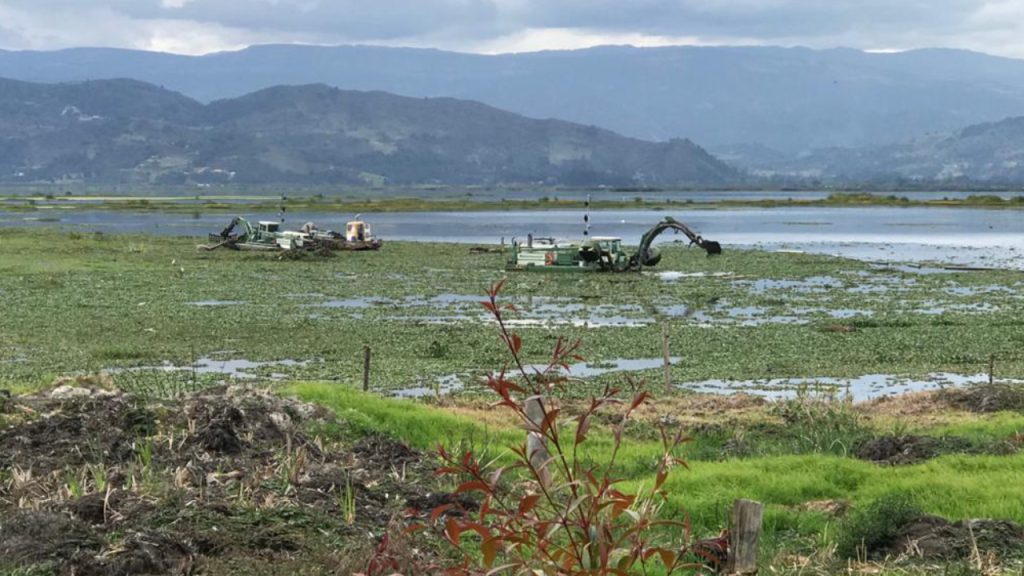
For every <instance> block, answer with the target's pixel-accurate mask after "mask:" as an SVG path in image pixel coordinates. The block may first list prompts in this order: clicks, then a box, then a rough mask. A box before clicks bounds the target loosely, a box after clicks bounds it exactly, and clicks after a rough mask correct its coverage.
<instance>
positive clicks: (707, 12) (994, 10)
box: [0, 0, 1024, 58]
mask: <svg viewBox="0 0 1024 576" xmlns="http://www.w3.org/2000/svg"><path fill="white" fill-rule="evenodd" d="M294 42H298V43H313V44H352V43H360V44H382V45H389V46H417V47H434V48H442V49H449V50H459V51H465V52H483V53H497V52H522V51H532V50H542V49H558V48H582V47H587V46H594V45H600V44H633V45H637V46H660V45H669V44H694V45H719V44H744V45H749V44H767V45H785V46H792V45H803V46H810V47H815V48H828V47H835V46H847V47H853V48H861V49H865V50H903V49H908V48H921V47H936V46H941V47H953V48H969V49H972V50H978V51H981V52H987V53H990V54H999V55H1003V56H1011V57H1018V58H1024V0H0V48H6V49H37V50H49V49H57V48H67V47H73V46H114V47H123V48H140V49H146V50H159V51H167V52H177V53H183V54H203V53H207V52H215V51H220V50H235V49H239V48H243V47H245V46H248V45H251V44H265V43H294Z"/></svg>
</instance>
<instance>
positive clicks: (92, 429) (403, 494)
mask: <svg viewBox="0 0 1024 576" xmlns="http://www.w3.org/2000/svg"><path fill="white" fill-rule="evenodd" d="M0 417H2V419H0V424H3V426H4V427H3V428H0V480H2V481H0V572H5V571H7V570H11V569H27V568H33V569H40V570H44V571H53V572H57V573H64V574H191V573H195V572H197V571H200V572H205V573H227V572H233V573H267V572H277V571H281V570H290V571H296V572H298V573H321V572H340V573H350V572H352V571H356V570H359V569H361V566H360V563H361V562H363V561H365V556H366V554H368V553H369V551H370V550H371V549H372V545H373V543H374V535H375V534H376V535H377V536H379V533H380V531H381V529H382V528H383V527H385V526H387V525H388V523H389V521H390V520H391V519H392V518H394V517H396V516H398V515H400V514H401V513H402V512H403V511H404V510H406V509H407V508H410V507H415V508H426V507H428V506H429V505H431V504H433V503H435V502H439V501H441V502H443V501H445V499H446V498H448V496H447V494H445V493H443V492H442V493H440V494H439V493H438V492H437V491H436V486H435V480H434V477H433V469H434V461H433V459H432V457H430V456H428V455H424V454H422V453H420V452H418V451H415V450H412V449H410V448H409V447H407V446H405V445H404V444H401V443H399V442H396V441H394V440H390V439H388V438H383V437H375V436H371V437H366V438H363V439H361V440H360V441H358V442H355V443H348V442H344V441H341V440H339V439H338V438H341V437H342V436H343V435H344V434H343V433H344V429H345V422H343V421H339V420H337V419H335V418H334V417H333V416H332V414H330V413H329V412H327V411H325V410H323V409H322V408H319V407H316V406H314V405H311V404H305V403H302V402H299V401H296V400H292V399H286V398H281V397H278V396H275V395H273V394H270V393H268V392H266V391H263V390H259V389H255V388H246V387H221V388H216V389H211V390H208V391H205V392H203V393H201V394H198V395H193V396H189V397H185V398H181V399H179V400H176V401H173V402H162V401H158V402H154V401H142V400H139V399H136V398H133V397H131V396H128V395H124V394H121V393H116V392H111V391H107V390H104V389H102V388H81V387H74V386H61V387H58V388H56V389H54V390H51V391H48V392H46V393H41V394H38V395H33V396H27V397H15V398H10V399H7V401H5V402H4V403H3V405H2V413H0ZM332 438H333V439H332Z"/></svg>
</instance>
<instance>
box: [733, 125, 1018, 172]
mask: <svg viewBox="0 0 1024 576" xmlns="http://www.w3.org/2000/svg"><path fill="white" fill-rule="evenodd" d="M721 157H722V158H723V159H725V160H727V161H729V162H730V163H732V164H734V165H737V166H742V167H743V168H746V169H748V170H751V171H752V172H754V173H755V174H758V175H760V176H765V177H779V176H786V177H791V178H795V179H804V180H807V179H815V180H825V181H833V182H845V183H854V182H856V183H871V182H876V183H884V182H889V183H892V182H908V181H916V182H942V183H957V182H963V183H970V182H973V183H986V184H1011V185H1012V184H1021V183H1024V116H1016V117H1012V118H1006V119H1004V120H1001V121H999V122H986V123H982V124H974V125H971V126H967V127H965V128H962V129H960V130H955V131H952V132H949V133H944V134H926V135H924V136H921V137H918V138H912V139H909V140H907V141H905V142H900V143H897V144H889V145H884V146H865V147H858V148H823V149H817V150H812V151H810V152H807V153H802V154H797V155H791V156H790V155H785V154H782V153H780V152H778V151H775V150H770V149H767V148H764V147H757V146H737V147H733V148H732V149H729V150H722V151H721Z"/></svg>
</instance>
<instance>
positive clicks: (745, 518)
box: [726, 499, 764, 575]
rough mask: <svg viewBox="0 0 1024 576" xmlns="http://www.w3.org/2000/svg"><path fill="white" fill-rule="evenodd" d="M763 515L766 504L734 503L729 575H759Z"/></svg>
mask: <svg viewBox="0 0 1024 576" xmlns="http://www.w3.org/2000/svg"><path fill="white" fill-rule="evenodd" d="M763 513H764V504H761V503H760V502H755V501H753V500H742V499H741V500H736V502H734V503H733V508H732V528H731V531H730V532H729V562H728V565H727V570H726V573H727V574H740V575H742V574H757V540H758V537H759V536H760V535H761V518H762V515H763Z"/></svg>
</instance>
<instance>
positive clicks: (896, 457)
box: [856, 436, 939, 465]
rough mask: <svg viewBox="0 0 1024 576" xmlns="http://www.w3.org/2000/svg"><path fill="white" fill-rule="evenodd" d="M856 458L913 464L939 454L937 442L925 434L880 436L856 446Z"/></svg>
mask: <svg viewBox="0 0 1024 576" xmlns="http://www.w3.org/2000/svg"><path fill="white" fill-rule="evenodd" d="M856 454H857V458H860V459H861V460H870V461H871V462H875V463H878V464H892V465H898V464H914V463H916V462H921V461H923V460H928V459H929V458H934V457H935V456H937V455H938V454H939V451H938V442H937V441H936V440H935V439H934V438H929V437H927V436H882V437H879V438H873V439H871V440H868V441H866V442H864V443H863V444H861V445H860V446H859V447H858V448H857V452H856Z"/></svg>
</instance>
